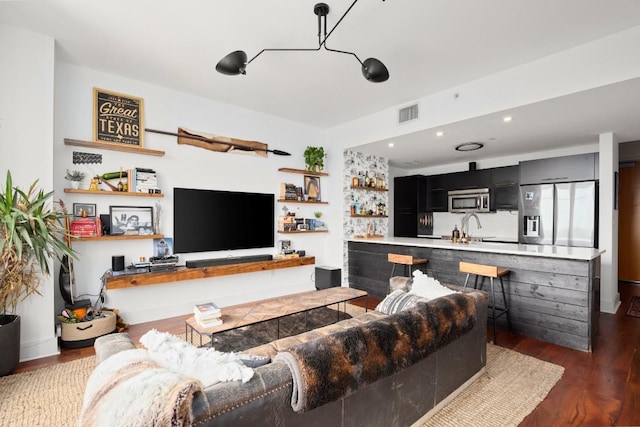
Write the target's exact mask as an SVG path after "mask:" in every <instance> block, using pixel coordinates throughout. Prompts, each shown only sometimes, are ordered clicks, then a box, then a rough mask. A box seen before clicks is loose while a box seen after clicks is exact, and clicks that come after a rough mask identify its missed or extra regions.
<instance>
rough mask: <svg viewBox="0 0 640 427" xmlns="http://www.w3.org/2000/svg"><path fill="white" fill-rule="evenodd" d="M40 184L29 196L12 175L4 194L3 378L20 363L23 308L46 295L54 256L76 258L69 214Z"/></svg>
mask: <svg viewBox="0 0 640 427" xmlns="http://www.w3.org/2000/svg"><path fill="white" fill-rule="evenodd" d="M37 184H38V181H37V180H36V181H35V182H34V183H33V184H32V185H31V186H30V187H29V191H27V192H26V193H25V192H24V191H22V190H21V189H19V188H18V187H14V186H13V182H12V179H11V172H9V171H7V181H6V186H5V189H4V190H1V189H0V348H2V351H1V352H0V376H4V375H7V374H9V373H11V372H12V371H13V370H14V369H15V368H16V367H17V366H18V362H19V360H20V317H19V316H18V315H16V314H15V312H16V307H17V305H18V303H19V302H20V301H22V300H24V299H25V298H27V297H29V296H31V295H33V294H40V292H39V290H38V287H39V286H40V280H41V278H42V276H43V275H45V276H48V275H50V274H51V264H50V258H51V257H52V256H57V257H58V258H60V257H61V256H62V255H64V254H66V255H68V256H73V257H75V255H74V252H73V250H72V249H71V248H70V247H69V246H67V244H66V243H65V240H64V237H65V227H64V223H63V219H64V218H65V217H66V214H65V213H64V212H62V211H60V210H58V209H55V208H54V207H53V206H52V205H51V204H50V203H51V198H52V196H53V191H51V192H48V193H45V192H44V191H43V190H41V189H37V188H36V186H37ZM0 188H1V187H0Z"/></svg>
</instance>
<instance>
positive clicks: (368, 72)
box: [362, 58, 389, 83]
mask: <svg viewBox="0 0 640 427" xmlns="http://www.w3.org/2000/svg"><path fill="white" fill-rule="evenodd" d="M362 75H363V76H364V78H365V79H367V80H369V81H370V82H373V83H382V82H386V81H387V80H389V70H387V67H385V65H384V64H383V63H382V62H381V61H380V60H378V59H376V58H368V59H365V60H364V62H363V63H362Z"/></svg>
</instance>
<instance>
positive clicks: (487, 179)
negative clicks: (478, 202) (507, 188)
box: [444, 169, 491, 190]
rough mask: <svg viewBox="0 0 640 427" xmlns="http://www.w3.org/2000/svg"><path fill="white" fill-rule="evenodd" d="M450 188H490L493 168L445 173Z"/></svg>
mask: <svg viewBox="0 0 640 427" xmlns="http://www.w3.org/2000/svg"><path fill="white" fill-rule="evenodd" d="M444 176H445V178H446V182H447V187H448V190H469V189H474V188H489V186H490V185H491V170H490V169H482V170H474V171H463V172H454V173H449V174H446V175H444Z"/></svg>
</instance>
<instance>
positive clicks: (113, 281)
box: [107, 256, 316, 289]
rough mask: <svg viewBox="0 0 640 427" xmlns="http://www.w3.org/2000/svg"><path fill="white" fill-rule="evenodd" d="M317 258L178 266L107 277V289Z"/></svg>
mask: <svg viewBox="0 0 640 427" xmlns="http://www.w3.org/2000/svg"><path fill="white" fill-rule="evenodd" d="M315 262H316V258H315V257H312V256H307V257H299V258H288V259H274V260H271V261H258V262H246V263H242V264H227V265H217V266H211V267H199V268H187V267H178V268H177V269H176V270H174V271H159V272H155V273H137V274H125V275H122V276H116V277H113V276H111V277H107V289H122V288H133V287H138V286H147V285H155V284H159V283H169V282H180V281H183V280H195V279H205V278H208V277H218V276H228V275H231V274H243V273H252V272H256V271H267V270H278V269H281V268H292V267H299V266H302V265H313V264H315Z"/></svg>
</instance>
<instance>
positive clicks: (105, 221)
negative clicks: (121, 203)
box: [100, 214, 111, 236]
mask: <svg viewBox="0 0 640 427" xmlns="http://www.w3.org/2000/svg"><path fill="white" fill-rule="evenodd" d="M100 224H101V227H102V235H103V236H108V235H109V234H111V221H110V218H109V215H108V214H100Z"/></svg>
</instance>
